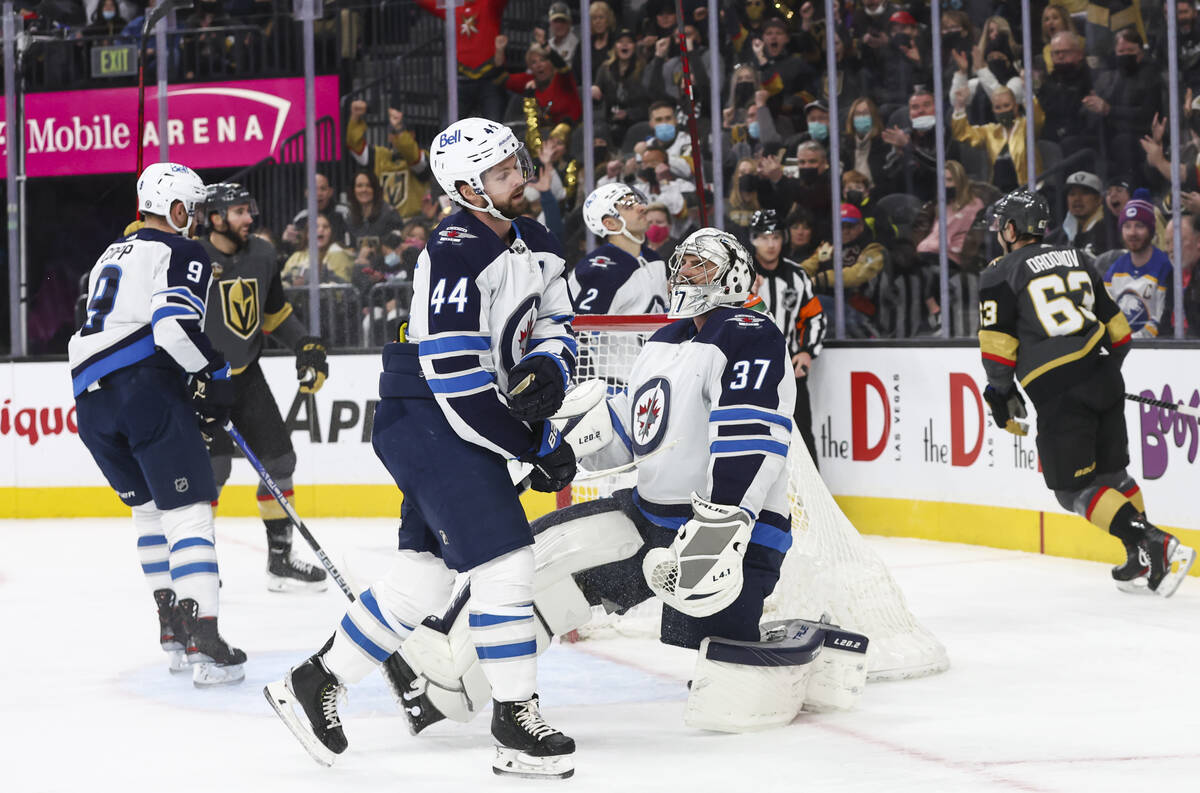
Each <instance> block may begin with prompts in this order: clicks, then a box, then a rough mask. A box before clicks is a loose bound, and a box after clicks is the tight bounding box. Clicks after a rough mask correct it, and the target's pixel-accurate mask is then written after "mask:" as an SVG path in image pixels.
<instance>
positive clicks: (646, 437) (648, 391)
mask: <svg viewBox="0 0 1200 793" xmlns="http://www.w3.org/2000/svg"><path fill="white" fill-rule="evenodd" d="M631 411H632V412H631V415H630V430H631V431H632V434H633V438H632V440H633V450H634V452H635V453H637V454H649V453H650V452H652V451H653V450H654V449H655V448H657V447H658V445H659V444H660V443H662V440H663V438H664V437H665V436H666V434H667V423H668V419H669V418H670V415H669V414H670V411H671V383H670V381H668V380H667V379H666V378H665V377H655V378H653V379H652V380H648V381H647V382H645V383H643V384H642V385H641V387H640V388H638V390H637V393H636V394H635V395H634V398H633V404H632V408H631Z"/></svg>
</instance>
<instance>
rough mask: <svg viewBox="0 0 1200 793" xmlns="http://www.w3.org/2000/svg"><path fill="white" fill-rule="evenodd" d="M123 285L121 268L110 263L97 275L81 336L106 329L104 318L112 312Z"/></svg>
mask: <svg viewBox="0 0 1200 793" xmlns="http://www.w3.org/2000/svg"><path fill="white" fill-rule="evenodd" d="M120 286H121V268H120V267H118V266H117V265H115V264H110V265H107V266H106V267H104V269H102V270H101V271H100V274H99V275H98V276H96V287H95V289H93V290H92V299H91V300H89V301H88V306H87V322H84V323H83V327H82V328H81V329H80V335H81V336H89V335H91V334H93V333H99V332H100V331H102V330H104V320H105V318H107V317H108V315H109V314H110V313H112V310H113V306H114V305H116V302H117V289H119V288H120Z"/></svg>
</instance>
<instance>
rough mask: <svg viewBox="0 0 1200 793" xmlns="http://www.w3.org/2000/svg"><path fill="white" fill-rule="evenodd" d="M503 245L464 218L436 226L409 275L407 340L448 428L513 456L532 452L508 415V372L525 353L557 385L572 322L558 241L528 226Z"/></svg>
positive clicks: (568, 365) (571, 360) (568, 362)
mask: <svg viewBox="0 0 1200 793" xmlns="http://www.w3.org/2000/svg"><path fill="white" fill-rule="evenodd" d="M513 230H514V235H513V238H512V239H511V241H505V240H501V239H500V238H499V237H497V236H496V234H495V232H493V231H492V230H491V229H489V228H488V227H487V226H486V225H484V224H483V222H482V221H480V220H478V219H477V218H476V217H475V216H474V215H472V214H470V213H469V212H466V211H462V212H458V213H456V214H453V215H451V216H450V217H448V218H446V219H445V220H443V221H442V222H441V223H440V224H439V225H438V227H437V229H435V230H434V233H433V235H432V237H431V238H430V240H429V244H428V245H427V246H426V248H425V250H424V251H422V252H421V256H420V258H419V259H418V260H417V266H416V269H415V270H414V272H413V299H412V313H411V315H410V317H409V321H408V341H410V342H416V343H417V344H418V354H419V357H420V362H421V371H422V372H423V373H424V375H425V379H426V381H427V383H428V384H429V387H430V389H431V390H432V391H433V394H434V398H435V399H436V400H437V402H438V405H439V406H440V407H441V409H442V412H443V413H445V415H446V420H447V421H448V422H449V423H450V426H451V427H453V428H454V431H455V432H456V433H458V435H459V436H460V437H462V438H463V439H464V440H467V441H469V442H471V443H474V444H476V445H478V446H482V447H483V448H485V449H489V450H490V451H493V452H495V453H496V454H499V455H502V456H504V457H505V458H510V459H511V458H515V457H518V456H520V455H521V454H523V453H525V452H526V451H528V450H529V449H530V446H531V445H532V444H533V442H534V441H533V434H532V431H531V430H530V428H529V426H528V425H527V424H525V423H524V422H522V421H518V420H517V419H515V418H513V417H512V416H511V415H510V414H509V412H508V403H507V401H506V400H505V396H504V395H505V394H507V393H508V386H509V383H508V373H509V372H510V371H511V370H512V368H513V367H514V366H516V364H517V363H518V362H519V361H520V360H521V359H522V358H524V357H526V356H528V355H548V356H550V357H551V358H552V359H553V360H554V361H555V362H556V363H557V364H558V365H559V367H560V368H561V370H562V374H563V382H564V384H566V383H568V382H569V381H570V378H571V376H572V375H573V373H574V371H575V359H576V356H577V355H578V352H579V351H578V348H577V347H576V344H575V338H574V336H573V334H572V332H571V320H572V319H574V314H573V312H572V310H571V301H570V299H569V297H568V296H567V281H566V278H565V277H564V275H563V265H564V259H563V255H562V249H561V247H560V246H559V244H558V240H556V239H555V238H554V236H553V235H552V234H551V233H550V232H549V231H548V230H547V229H546V228H545V227H544V226H542V225H541V224H540V223H538V222H537V221H534V220H530V219H529V218H524V217H522V218H517V219H516V221H514V222H513Z"/></svg>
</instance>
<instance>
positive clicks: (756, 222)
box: [750, 209, 783, 239]
mask: <svg viewBox="0 0 1200 793" xmlns="http://www.w3.org/2000/svg"><path fill="white" fill-rule="evenodd" d="M782 233H783V228H782V227H781V226H780V225H779V216H778V215H777V214H776V213H775V210H774V209H760V210H758V211H756V212H755V213H754V215H753V216H752V217H751V218H750V239H754V238H755V237H757V236H758V235H759V234H782Z"/></svg>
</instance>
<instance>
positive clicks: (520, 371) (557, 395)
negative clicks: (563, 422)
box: [508, 352, 567, 421]
mask: <svg viewBox="0 0 1200 793" xmlns="http://www.w3.org/2000/svg"><path fill="white" fill-rule="evenodd" d="M508 382H509V383H511V384H512V390H511V391H509V392H508V412H509V413H511V414H512V416H513V418H516V419H519V420H520V421H541V420H542V419H548V418H550V417H551V416H553V415H554V413H555V412H556V411H557V410H558V408H559V406H560V405H562V403H563V396H564V395H565V394H566V392H567V374H566V370H564V369H563V367H562V364H560V363H559V362H558V359H557V358H555V357H554V356H552V355H550V354H549V353H540V352H535V353H531V354H529V355H526V356H525V357H524V358H522V359H521V360H520V361H518V362H517V365H516V366H514V367H513V368H512V371H510V372H509V373H508Z"/></svg>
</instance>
